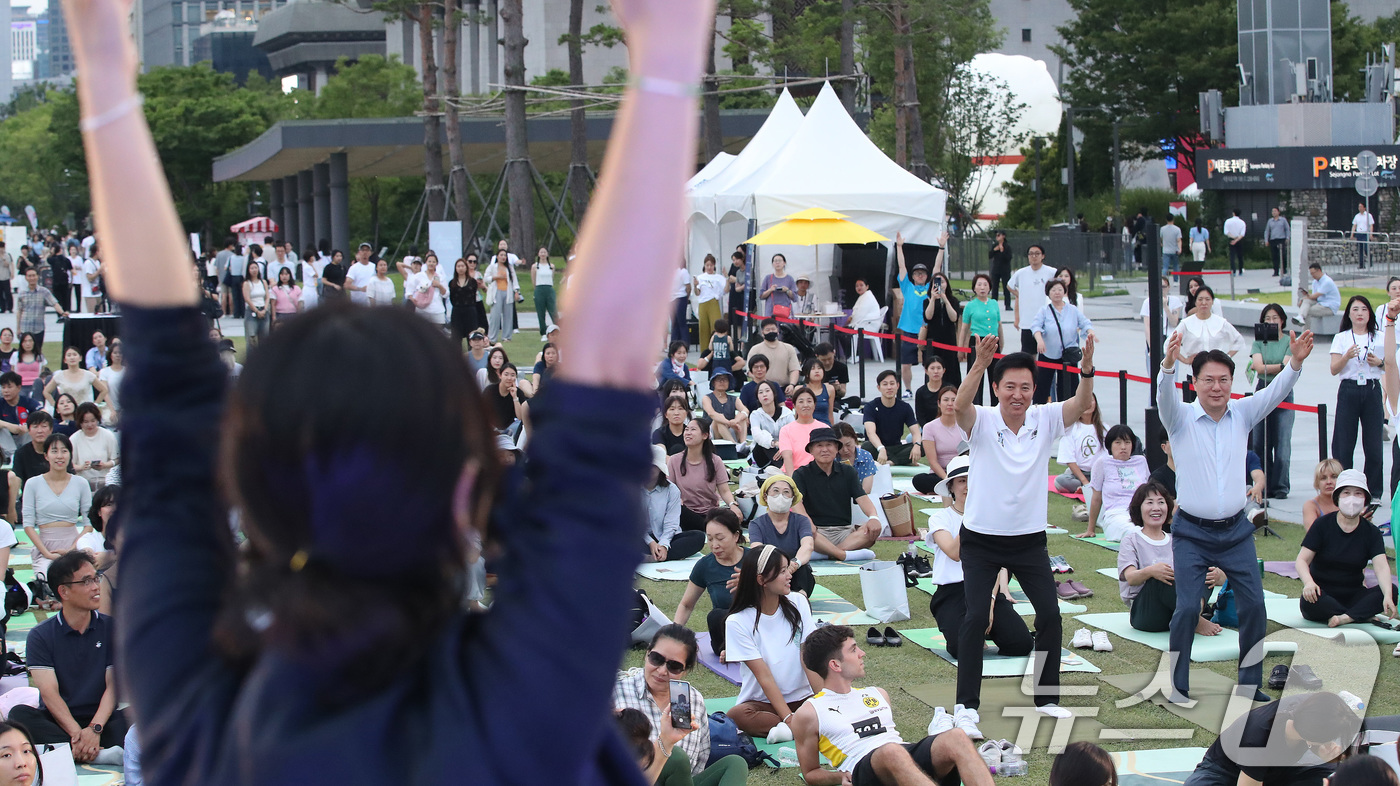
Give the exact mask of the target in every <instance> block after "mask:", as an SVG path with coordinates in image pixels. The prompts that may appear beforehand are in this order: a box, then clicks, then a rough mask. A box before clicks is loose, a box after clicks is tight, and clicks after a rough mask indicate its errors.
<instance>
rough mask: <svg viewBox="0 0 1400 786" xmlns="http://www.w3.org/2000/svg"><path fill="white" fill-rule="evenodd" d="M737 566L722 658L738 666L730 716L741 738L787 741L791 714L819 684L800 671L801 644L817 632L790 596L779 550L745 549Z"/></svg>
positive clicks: (801, 600) (788, 571)
mask: <svg viewBox="0 0 1400 786" xmlns="http://www.w3.org/2000/svg"><path fill="white" fill-rule="evenodd" d="M739 564H740V566H741V567H740V570H739V584H738V586H737V587H736V588H735V589H734V604H733V605H732V606H730V607H729V619H728V620H726V621H725V623H724V626H725V651H724V653H723V654H722V655H721V657H723V658H724V659H725V660H727V661H728V662H730V663H736V662H737V663H739V664H740V668H739V674H740V678H739V699H738V701H736V702H735V704H734V706H733V707H731V708H730V709H729V713H728V714H729V717H730V718H731V719H732V720H733V721H734V725H736V726H738V727H739V730H740V731H742V732H744V733H745V734H751V735H753V736H755V737H767V738H768V742H770V743H772V742H786V741H788V740H790V739H792V731H791V729H790V727H789V726H788V723H789V722H790V721H791V720H792V713H793V712H795V711H796V710H797V709H799V708H801V706H802V704H803V703H804V702H806V701H807V700H808V699H810V698H811V697H812V693H813V692H814V691H813V690H812V689H813V687H815V686H820V685H821V678H820V677H818V676H817V675H816V674H813V673H812V672H809V671H807V670H806V669H804V668H803V667H802V642H804V641H806V640H807V637H808V636H810V635H812V632H813V631H815V630H816V629H817V628H816V623H815V622H813V621H812V607H811V605H810V604H809V603H808V602H807V599H806V598H805V597H803V596H802V595H801V594H800V593H795V592H793V591H792V566H791V565H790V564H789V562H788V558H787V557H786V556H784V555H783V552H781V551H779V550H778V547H777V546H774V545H772V544H768V545H765V546H763V547H762V548H752V549H749V551H748V553H746V554H745V555H744V559H743V561H741V562H740V563H739Z"/></svg>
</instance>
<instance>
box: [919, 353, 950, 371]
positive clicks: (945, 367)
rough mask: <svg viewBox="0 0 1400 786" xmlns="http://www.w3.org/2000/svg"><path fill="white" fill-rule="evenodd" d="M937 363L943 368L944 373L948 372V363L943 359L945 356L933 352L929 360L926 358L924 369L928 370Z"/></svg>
mask: <svg viewBox="0 0 1400 786" xmlns="http://www.w3.org/2000/svg"><path fill="white" fill-rule="evenodd" d="M935 362H937V363H938V364H939V365H941V366H943V370H944V372H947V370H948V363H947V361H945V360H944V359H943V356H942V355H940V354H938V353H937V352H931V353H929V356H928V357H927V358H924V369H926V370H927V369H928V367H929V366H931V365H933V364H934V363H935Z"/></svg>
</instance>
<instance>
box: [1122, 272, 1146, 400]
mask: <svg viewBox="0 0 1400 786" xmlns="http://www.w3.org/2000/svg"><path fill="white" fill-rule="evenodd" d="M1148 297H1151V295H1149V296H1148ZM1118 422H1119V423H1127V422H1128V370H1127V369H1119V370H1118Z"/></svg>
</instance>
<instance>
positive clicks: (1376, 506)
mask: <svg viewBox="0 0 1400 786" xmlns="http://www.w3.org/2000/svg"><path fill="white" fill-rule="evenodd" d="M1380 508H1381V503H1379V502H1372V503H1371V504H1369V505H1367V506H1366V509H1365V510H1363V511H1361V516H1362V517H1363V518H1367V519H1369V518H1371V515H1372V514H1374V513H1375V512H1376V511H1378V510H1380ZM675 695H676V693H675V689H674V688H672V690H671V696H672V697H673V699H674V697H675Z"/></svg>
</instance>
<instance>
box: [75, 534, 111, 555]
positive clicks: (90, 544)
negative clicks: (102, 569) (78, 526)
mask: <svg viewBox="0 0 1400 786" xmlns="http://www.w3.org/2000/svg"><path fill="white" fill-rule="evenodd" d="M105 543H106V540H105V539H104V538H103V537H102V533H101V532H89V533H87V534H85V535H83V536H82V537H80V538H78V542H77V544H75V545H74V546H73V548H76V549H77V550H78V551H91V552H92V553H93V554H101V553H102V552H104V551H106V550H107V547H106V546H105V545H104V544H105Z"/></svg>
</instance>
